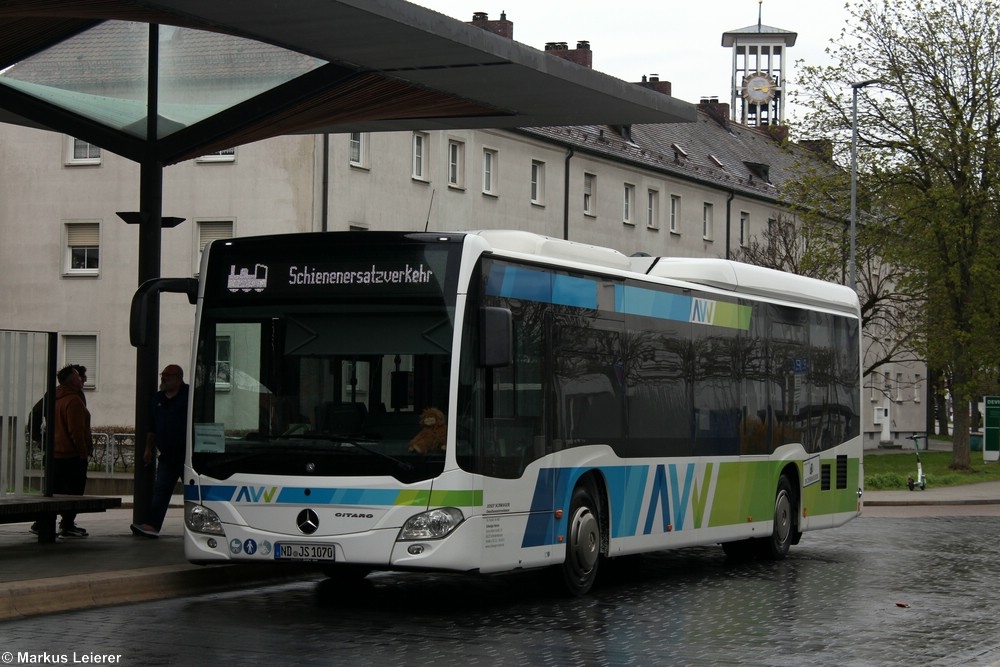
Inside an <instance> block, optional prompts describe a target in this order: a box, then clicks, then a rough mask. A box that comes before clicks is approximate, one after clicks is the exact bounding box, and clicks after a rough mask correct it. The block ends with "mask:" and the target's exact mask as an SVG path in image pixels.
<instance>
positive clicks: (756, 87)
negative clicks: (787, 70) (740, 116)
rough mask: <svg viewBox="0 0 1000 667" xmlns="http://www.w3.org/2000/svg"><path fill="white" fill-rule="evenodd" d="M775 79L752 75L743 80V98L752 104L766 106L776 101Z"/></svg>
mask: <svg viewBox="0 0 1000 667" xmlns="http://www.w3.org/2000/svg"><path fill="white" fill-rule="evenodd" d="M774 93H775V84H774V79H772V78H771V77H769V76H767V75H766V74H761V73H759V72H758V73H757V74H750V75H749V76H747V78H746V79H744V80H743V97H744V98H745V99H746V100H747V101H749V102H750V103H752V104H766V103H767V102H770V101H771V100H773V99H774Z"/></svg>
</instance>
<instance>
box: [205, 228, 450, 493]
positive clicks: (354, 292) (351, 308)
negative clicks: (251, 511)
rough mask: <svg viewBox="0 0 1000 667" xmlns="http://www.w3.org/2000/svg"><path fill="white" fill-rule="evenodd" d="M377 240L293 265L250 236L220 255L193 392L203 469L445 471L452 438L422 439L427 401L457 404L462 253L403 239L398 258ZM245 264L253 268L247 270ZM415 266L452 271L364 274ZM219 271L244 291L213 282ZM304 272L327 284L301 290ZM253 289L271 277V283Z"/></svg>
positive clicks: (412, 476) (418, 476) (208, 292)
mask: <svg viewBox="0 0 1000 667" xmlns="http://www.w3.org/2000/svg"><path fill="white" fill-rule="evenodd" d="M308 247H309V246H308V244H307V245H304V246H302V248H308ZM366 247H367V246H366V245H364V244H362V245H361V246H360V247H351V246H349V245H343V244H342V245H340V246H338V247H337V248H325V249H324V253H323V258H322V259H321V258H319V257H313V258H309V257H306V258H303V257H302V256H301V255H302V254H303V253H298V254H297V255H296V258H295V259H291V258H289V261H287V262H278V261H275V258H274V257H273V254H274V253H273V252H272V253H271V254H270V255H269V262H268V264H267V265H266V266H264V270H263V271H261V269H260V266H262V265H260V264H257V265H256V266H255V263H254V262H252V261H251V260H252V257H250V255H253V253H252V252H250V253H248V251H247V249H246V248H244V247H241V246H240V244H234V246H230V247H227V248H223V249H219V252H218V253H217V254H218V255H219V256H218V257H216V256H212V257H210V260H209V270H208V271H209V276H208V279H207V280H206V288H205V300H204V303H203V305H202V313H201V318H200V326H199V331H198V339H197V351H198V354H197V361H196V366H195V375H194V388H193V391H194V408H193V414H192V417H193V418H192V425H193V426H192V427H193V434H192V437H193V440H192V464H193V466H194V468H195V470H196V471H197V472H199V473H201V474H204V475H207V476H209V477H212V478H215V479H227V478H229V477H231V476H233V475H234V474H239V473H243V474H270V475H293V476H294V475H301V476H306V477H315V476H325V477H331V476H336V477H344V476H348V477H350V476H353V477H358V476H392V477H395V478H397V479H399V480H401V481H404V482H414V481H419V480H422V479H428V478H431V477H434V476H436V475H438V474H440V472H441V470H442V469H443V466H444V447H443V443H441V445H442V446H440V447H437V448H434V449H432V450H430V451H425V452H415V451H410V449H411V447H410V441H411V440H412V439H413V437H414V436H415V435H416V434H417V432H418V431H420V424H419V423H418V420H419V415H420V413H421V411H422V410H424V409H427V408H431V407H434V408H438V409H440V410H442V411H443V410H444V409H445V408H446V407H447V405H448V398H449V396H448V386H447V383H448V372H447V369H448V366H449V362H450V355H451V348H452V333H453V320H454V293H453V292H452V291H450V290H449V289H447V288H446V283H447V282H448V280H447V278H446V276H447V274H448V271H449V253H450V252H451V251H450V250H444V251H442V250H441V249H435V248H434V247H426V248H424V247H414V248H411V249H410V251H409V252H405V251H403V250H401V249H399V248H397V249H396V250H397V252H396V254H395V256H393V257H390V256H387V254H386V253H385V252H384V251H382V252H375V253H366ZM454 247H455V250H456V251H457V250H459V249H460V245H459V244H455V246H454ZM213 249H214V248H213ZM313 252H315V251H313ZM236 253H238V254H240V255H242V257H240V258H236V257H234V256H233V255H234V254H236ZM306 254H308V253H306ZM366 255H367V256H366ZM455 256H456V257H457V255H455ZM227 264H228V265H229V266H225V265H227ZM285 264H287V266H285ZM454 264H457V261H456V262H454ZM243 266H246V267H254V268H250V269H249V270H247V271H246V272H245V273H243V272H241V271H240V267H243ZM345 266H346V267H347V268H345ZM355 266H356V267H362V268H360V269H355V268H352V267H355ZM332 267H336V270H337V271H338V272H339V274H340V275H341V280H344V278H343V275H345V274H349V273H355V274H357V275H355V276H354V277H353V278H352V282H351V283H335V282H330V281H332V280H333V279H332V278H330V277H329V276H331V275H332V274H333V268H332ZM407 267H409V268H407ZM276 268H277V269H278V273H277V276H280V279H279V280H280V282H279V284H277V285H275V284H274V283H275V282H278V281H276V273H275V269H276ZM407 270H410V271H413V270H416V271H418V272H419V271H424V272H425V273H428V274H434V275H435V276H440V278H439V279H438V280H437V282H435V283H433V284H426V283H405V282H403V283H398V284H389V285H386V284H379V285H376V286H370V287H371V288H370V289H367V288H365V287H364V283H362V285H357V284H355V283H353V280H356V279H358V278H359V276H360V275H361V274H362V273H364V274H365V275H366V276H368V279H370V276H371V275H372V274H374V273H377V272H394V271H402V272H405V271H407ZM216 273H218V274H219V275H220V276H221V277H220V282H221V281H222V280H223V279H225V280H226V282H227V283H228V284H235V286H236V289H235V290H229V289H225V290H218V289H215V290H213V289H212V285H211V283H210V282H209V281H211V279H212V276H213V275H215V274H216ZM303 275H306V276H313V279H314V280H318V278H316V276H319V275H324V276H327V277H326V278H325V280H326V281H327V282H325V283H323V284H321V285H316V284H310V283H302V284H301V285H302V286H304V287H306V289H302V290H296V289H294V287H295V285H293V281H297V280H298V281H301V280H304V279H303V278H302V276H303ZM233 276H242V278H241V279H240V280H235V281H234V280H233ZM361 279H362V280H363V279H365V278H361ZM253 281H258V282H256V283H254V282H253ZM260 281H263V282H260ZM255 285H263V287H262V289H261V291H260V292H256V288H255ZM300 292H301V293H300Z"/></svg>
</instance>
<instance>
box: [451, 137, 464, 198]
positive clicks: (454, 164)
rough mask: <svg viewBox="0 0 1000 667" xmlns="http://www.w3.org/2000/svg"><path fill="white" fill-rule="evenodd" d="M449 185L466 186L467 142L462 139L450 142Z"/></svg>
mask: <svg viewBox="0 0 1000 667" xmlns="http://www.w3.org/2000/svg"><path fill="white" fill-rule="evenodd" d="M448 185H450V186H452V187H456V188H464V187H465V144H464V143H462V142H461V141H449V142H448Z"/></svg>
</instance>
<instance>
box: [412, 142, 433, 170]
mask: <svg viewBox="0 0 1000 667" xmlns="http://www.w3.org/2000/svg"><path fill="white" fill-rule="evenodd" d="M429 139H430V137H429V136H428V135H427V134H425V133H423V132H414V133H413V178H415V179H418V180H421V181H426V180H427V144H428V141H429Z"/></svg>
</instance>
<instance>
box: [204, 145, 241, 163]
mask: <svg viewBox="0 0 1000 667" xmlns="http://www.w3.org/2000/svg"><path fill="white" fill-rule="evenodd" d="M195 162H236V148H235V147H234V148H223V149H222V150H221V151H215V152H214V153H209V154H208V155H202V156H201V157H199V158H198V159H197V160H195Z"/></svg>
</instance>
